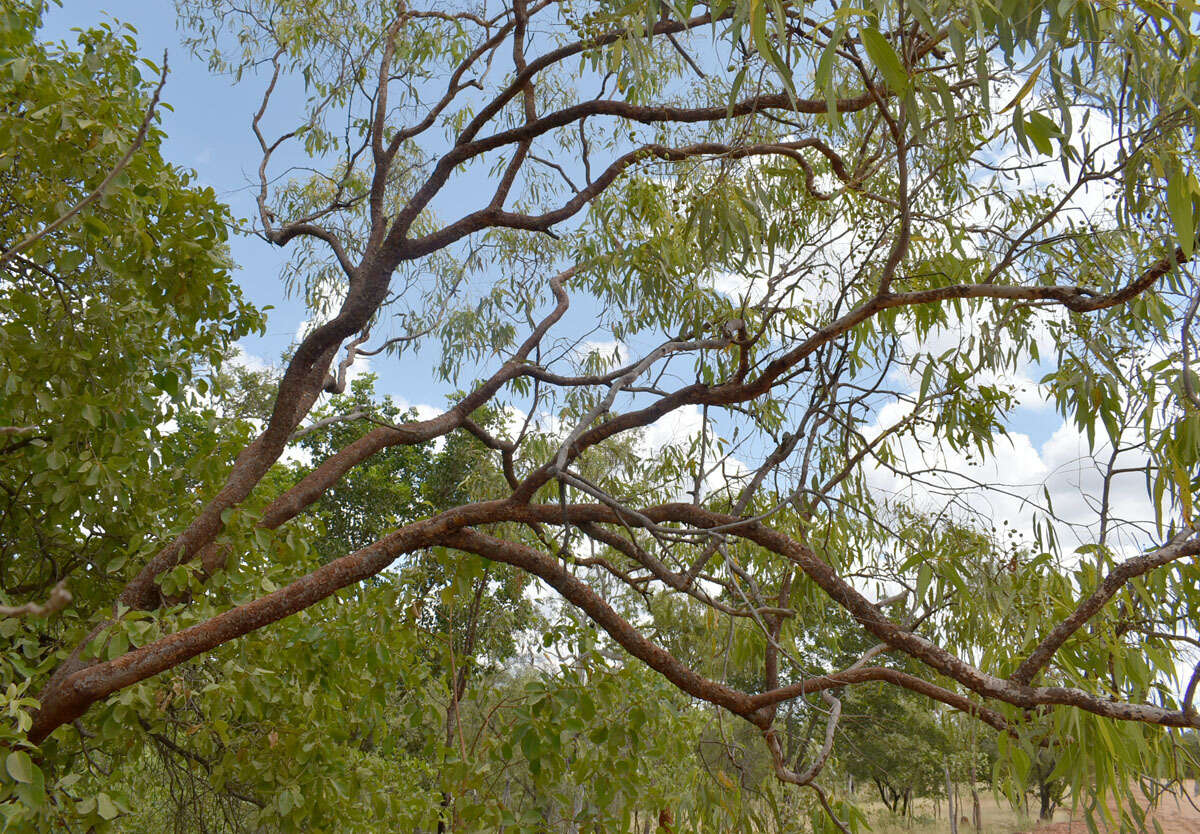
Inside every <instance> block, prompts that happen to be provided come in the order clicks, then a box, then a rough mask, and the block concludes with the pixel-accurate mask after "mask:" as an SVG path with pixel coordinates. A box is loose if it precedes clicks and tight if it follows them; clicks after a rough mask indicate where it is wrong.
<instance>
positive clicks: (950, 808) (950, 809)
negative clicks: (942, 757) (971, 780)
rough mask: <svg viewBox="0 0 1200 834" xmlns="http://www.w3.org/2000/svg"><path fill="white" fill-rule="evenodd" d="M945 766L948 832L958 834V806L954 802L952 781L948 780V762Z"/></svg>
mask: <svg viewBox="0 0 1200 834" xmlns="http://www.w3.org/2000/svg"><path fill="white" fill-rule="evenodd" d="M944 766H945V768H946V815H947V816H948V817H949V818H950V834H958V807H957V803H956V802H955V799H956V797H955V795H954V783H953V782H952V781H950V763H949V762H946V763H945V765H944Z"/></svg>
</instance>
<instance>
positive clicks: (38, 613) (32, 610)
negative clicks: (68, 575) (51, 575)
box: [0, 579, 71, 617]
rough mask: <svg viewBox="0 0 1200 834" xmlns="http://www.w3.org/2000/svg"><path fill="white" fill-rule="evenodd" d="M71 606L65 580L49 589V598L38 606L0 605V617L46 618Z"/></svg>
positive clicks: (31, 603)
mask: <svg viewBox="0 0 1200 834" xmlns="http://www.w3.org/2000/svg"><path fill="white" fill-rule="evenodd" d="M70 604H71V592H70V591H68V590H67V580H65V579H63V580H60V581H59V583H58V584H57V585H55V586H54V587H53V588H51V589H50V596H48V597H47V598H46V601H45V602H43V603H42V604H41V605H39V604H38V603H36V602H27V603H25V604H24V605H0V617H46V616H49V615H50V614H53V613H54V612H55V611H61V610H63V609H64V608H66V607H67V606H68V605H70Z"/></svg>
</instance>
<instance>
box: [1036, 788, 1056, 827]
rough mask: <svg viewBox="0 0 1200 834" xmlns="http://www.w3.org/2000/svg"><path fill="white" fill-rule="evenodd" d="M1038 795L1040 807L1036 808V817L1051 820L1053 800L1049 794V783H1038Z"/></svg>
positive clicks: (1052, 817) (1052, 816)
mask: <svg viewBox="0 0 1200 834" xmlns="http://www.w3.org/2000/svg"><path fill="white" fill-rule="evenodd" d="M1038 795H1039V797H1040V798H1041V807H1040V808H1039V809H1038V819H1040V820H1046V821H1049V820H1052V819H1054V801H1053V799H1052V797H1051V795H1050V783H1049V782H1040V783H1038Z"/></svg>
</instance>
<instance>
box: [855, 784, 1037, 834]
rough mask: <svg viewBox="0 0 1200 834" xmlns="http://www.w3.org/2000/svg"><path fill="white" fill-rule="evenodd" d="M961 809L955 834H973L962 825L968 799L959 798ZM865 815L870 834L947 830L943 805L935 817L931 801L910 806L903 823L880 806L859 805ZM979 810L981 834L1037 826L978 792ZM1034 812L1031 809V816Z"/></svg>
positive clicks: (1011, 833)
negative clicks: (908, 813)
mask: <svg viewBox="0 0 1200 834" xmlns="http://www.w3.org/2000/svg"><path fill="white" fill-rule="evenodd" d="M961 800H962V808H961V809H960V810H959V814H958V816H959V823H958V831H959V834H975V828H974V826H972V825H971V824H970V823H969V822H968V823H965V824H964V823H963V822H962V817H964V816H965V817H967V819H968V820H969V819H970V817H971V795H970V793H964V794H963V795H962V797H961ZM859 807H861V808H862V809H863V810H864V811H866V813H867V819H868V820H869V821H870V824H871V831H872V832H873V833H874V834H946V832H948V831H949V830H950V821H949V820H948V819H947V818H946V803H945V801H943V802H942V803H941V808H940V815H939V816H935V806H934V803H933V800H931V799H919V800H915V801H914V802H913V808H912V812H913V813H912V818H911V819H905V818H903V817H900V816H898V815H896V814H893V813H892V812H891V811H889V810H888V809H887V807H886V806H884V804H883V803H882V802H862V803H860V806H859ZM979 810H980V814H981V816H982V817H983V834H1017V832H1023V831H1028V830H1029V829H1031V828H1032V827H1033V826H1034V825H1035V824H1036V822H1037V820H1036V819H1033V820H1031V819H1030V818H1029V817H1027V816H1025V814H1024V813H1023V811H1018V810H1015V809H1013V808H1010V807H1009V805H1008V803H1007V802H1001V803H997V802H996V800H995V799H994V798H993V797H992V795H991V793H990V792H984V791H980V794H979ZM1036 815H1037V809H1034V816H1035V817H1036Z"/></svg>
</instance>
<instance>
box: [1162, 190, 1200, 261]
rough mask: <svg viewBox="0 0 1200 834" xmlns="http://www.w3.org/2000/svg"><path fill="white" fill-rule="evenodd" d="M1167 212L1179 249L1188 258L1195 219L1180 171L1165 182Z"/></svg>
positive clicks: (1194, 239)
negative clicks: (1173, 227) (1169, 214)
mask: <svg viewBox="0 0 1200 834" xmlns="http://www.w3.org/2000/svg"><path fill="white" fill-rule="evenodd" d="M1167 210H1168V211H1169V212H1170V213H1171V223H1172V224H1174V226H1175V237H1176V238H1177V239H1178V240H1179V248H1181V249H1182V250H1183V254H1185V255H1187V256H1188V257H1189V258H1190V257H1191V256H1192V250H1193V248H1194V247H1195V244H1196V218H1195V216H1194V214H1193V212H1192V195H1191V189H1189V188H1188V177H1187V175H1186V174H1185V173H1184V172H1183V171H1182V170H1180V171H1176V172H1175V173H1174V174H1172V175H1171V179H1170V180H1169V181H1168V182H1167Z"/></svg>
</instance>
